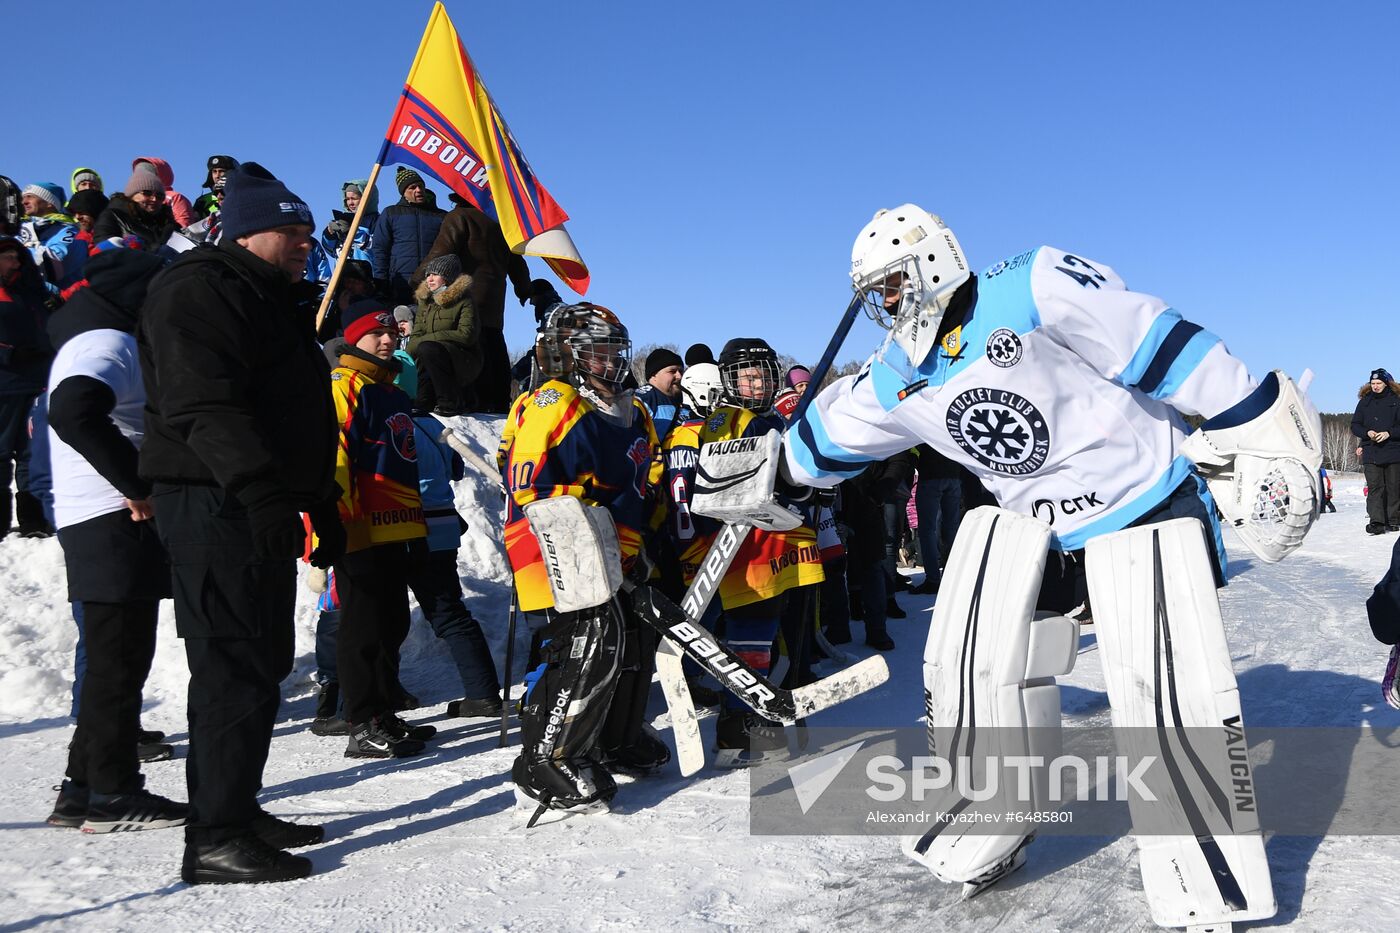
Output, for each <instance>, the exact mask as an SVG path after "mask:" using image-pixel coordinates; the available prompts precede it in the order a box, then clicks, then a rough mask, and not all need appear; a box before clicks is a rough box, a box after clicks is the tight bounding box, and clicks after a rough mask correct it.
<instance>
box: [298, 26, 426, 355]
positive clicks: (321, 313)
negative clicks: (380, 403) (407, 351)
mask: <svg viewBox="0 0 1400 933" xmlns="http://www.w3.org/2000/svg"><path fill="white" fill-rule="evenodd" d="M446 15H447V11H446V10H445V9H443V6H442V3H441V0H439V2H437V3H434V4H433V12H432V13H431V14H430V15H429V16H428V25H427V28H425V29H424V30H423V38H422V39H420V40H419V42H418V51H417V52H416V53H414V55H413V64H412V65H410V66H409V69H408V80H406V81H405V82H404V88H405V89H407V88H408V87H410V86H411V85H412V84H413V76H414V75H415V74H417V72H418V63H419V62H420V61H422V60H423V50H424V48H426V47H427V44H428V36H429V35H431V34H432V31H433V25H434V24H435V23H436V22H437V18H438V17H439V16H446ZM400 97H401V98H402V95H400ZM397 113H398V111H397V110H395V114H396V115H397ZM388 154H389V138H388V137H387V136H386V137H385V138H384V144H383V145H382V146H380V147H379V155H378V157H376V158H375V160H374V168H372V169H370V172H369V184H367V185H366V186H365V190H364V191H362V192H360V203H359V206H358V207H356V208H355V217H354V219H353V220H351V221H350V231H349V232H348V233H346V235H345V242H344V243H343V244H341V247H340V255H339V256H337V257H336V260H335V268H334V269H333V270H332V271H331V280H330V282H329V283H328V284H327V285H326V293H325V294H324V295H323V296H321V307H319V308H317V309H316V332H317V333H320V331H321V322H322V321H324V320H325V318H326V311H327V310H329V308H330V305H331V299H332V298H333V297H334V296H335V287H336V286H337V285H339V284H340V273H341V270H342V269H344V268H345V259H346V257H347V256H349V255H350V249H349V247H350V246H351V245H352V244H353V243H354V242H355V232H356V231H357V230H359V229H360V218H361V217H363V216H364V213H365V209H366V208H367V207H368V206H369V194H370V192H371V191H373V190H374V183H375V182H376V181H377V180H378V179H379V170H380V169H381V168H383V167H384V159H385V158H386V157H387V156H388Z"/></svg>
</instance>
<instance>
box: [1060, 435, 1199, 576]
mask: <svg viewBox="0 0 1400 933" xmlns="http://www.w3.org/2000/svg"><path fill="white" fill-rule="evenodd" d="M1190 473H1191V461H1190V460H1187V459H1186V458H1185V457H1177V458H1176V459H1175V460H1173V461H1172V462H1171V465H1170V466H1168V467H1167V471H1166V472H1165V473H1163V474H1162V475H1161V477H1159V478H1158V480H1157V482H1155V483H1153V484H1152V486H1151V487H1150V488H1148V489H1147V490H1146V491H1145V492H1143V493H1142V494H1141V495H1139V496H1138V497H1137V498H1136V499H1134V500H1132V501H1131V502H1128V503H1126V504H1125V505H1120V506H1119V507H1118V508H1116V509H1114V510H1113V511H1112V512H1109V513H1108V514H1107V515H1104V516H1101V517H1099V518H1097V519H1095V520H1094V521H1092V522H1090V523H1089V524H1087V525H1085V526H1084V527H1082V528H1077V529H1075V530H1074V531H1071V532H1069V533H1068V534H1065V535H1057V534H1055V533H1054V532H1053V531H1052V532H1051V534H1050V546H1051V547H1053V548H1054V549H1055V550H1057V551H1077V550H1079V549H1080V548H1082V547H1083V546H1084V545H1085V544H1086V543H1087V542H1088V541H1089V539H1090V538H1096V537H1098V536H1099V535H1104V534H1109V533H1110V532H1114V531H1122V530H1123V529H1124V528H1127V527H1128V526H1129V525H1131V524H1132V523H1133V522H1135V521H1137V520H1138V519H1139V518H1142V517H1143V516H1144V515H1146V514H1147V513H1148V512H1150V511H1152V510H1153V509H1154V508H1156V507H1157V506H1159V505H1161V504H1162V503H1163V502H1164V501H1166V498H1167V497H1168V496H1170V495H1171V494H1172V492H1173V490H1175V489H1176V487H1178V486H1180V485H1181V483H1182V481H1183V480H1185V479H1186V477H1187V476H1188V475H1189V474H1190ZM1221 553H1224V549H1223V548H1222V549H1221Z"/></svg>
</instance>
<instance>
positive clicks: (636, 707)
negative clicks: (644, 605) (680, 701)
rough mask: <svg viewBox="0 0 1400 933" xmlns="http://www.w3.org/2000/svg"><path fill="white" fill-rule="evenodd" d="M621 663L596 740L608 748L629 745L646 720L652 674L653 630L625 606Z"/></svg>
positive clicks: (654, 657) (634, 740)
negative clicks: (600, 730)
mask: <svg viewBox="0 0 1400 933" xmlns="http://www.w3.org/2000/svg"><path fill="white" fill-rule="evenodd" d="M622 631H623V642H622V663H621V665H620V667H621V670H620V672H619V673H618V675H617V685H616V687H614V688H613V695H612V700H611V701H610V702H609V704H608V714H607V717H606V718H605V719H604V721H603V731H602V732H601V733H600V734H599V736H598V741H599V742H601V743H602V745H603V747H604V748H606V749H608V750H610V751H619V750H622V749H627V748H631V747H632V746H633V745H635V744H636V743H637V740H638V738H639V737H640V736H641V733H642V725H643V723H645V722H646V711H647V698H648V695H649V693H650V691H651V678H652V675H653V674H655V673H656V640H657V637H658V636H657V634H656V629H654V628H652V627H651V626H650V625H647V624H646V623H645V622H643V621H642V620H641V619H638V618H637V616H636V613H634V612H632V611H631V609H630V608H629V609H627V610H625V611H624V612H623V613H622Z"/></svg>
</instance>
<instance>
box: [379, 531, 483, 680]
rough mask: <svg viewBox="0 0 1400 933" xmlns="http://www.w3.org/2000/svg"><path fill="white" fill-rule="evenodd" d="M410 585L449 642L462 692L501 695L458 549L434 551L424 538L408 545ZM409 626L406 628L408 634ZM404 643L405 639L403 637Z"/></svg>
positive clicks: (430, 621) (436, 629) (436, 631)
mask: <svg viewBox="0 0 1400 933" xmlns="http://www.w3.org/2000/svg"><path fill="white" fill-rule="evenodd" d="M408 558H409V560H408V578H407V579H408V588H409V589H411V590H412V591H413V595H414V597H416V598H417V600H418V605H419V606H420V607H421V608H422V610H423V617H424V618H425V619H427V620H428V624H429V625H431V626H432V628H433V634H435V635H437V637H438V638H441V639H442V640H443V641H444V642H445V643H446V644H447V651H448V653H449V654H451V655H452V661H453V663H454V664H456V666H457V673H459V674H460V675H461V676H462V695H463V696H465V697H466V698H467V699H468V700H484V699H487V698H488V697H497V696H500V695H501V683H500V681H499V680H498V679H497V678H496V664H495V662H494V661H492V660H491V649H490V647H489V646H487V644H486V636H485V635H483V634H482V632H481V626H480V625H479V624H478V623H477V621H476V619H474V618H473V617H472V614H471V612H470V611H468V609H467V607H466V604H465V603H463V602H462V578H461V577H459V576H458V575H457V549H456V548H453V549H452V550H450V551H430V550H428V542H427V541H426V540H424V539H422V538H420V539H418V540H417V541H413V542H412V543H410V544H409V546H408ZM407 631H408V630H407V628H406V627H405V629H404V632H405V634H407ZM400 643H402V639H400Z"/></svg>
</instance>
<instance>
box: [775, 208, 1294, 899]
mask: <svg viewBox="0 0 1400 933" xmlns="http://www.w3.org/2000/svg"><path fill="white" fill-rule="evenodd" d="M851 277H852V280H853V284H854V286H855V288H856V291H857V292H858V293H859V294H861V295H862V296H863V297H864V299H865V304H866V306H867V310H868V311H869V313H870V314H871V316H872V317H874V318H875V320H876V321H877V322H879V323H881V324H882V325H883V326H885V327H887V328H888V329H889V330H890V334H889V337H888V338H887V340H886V341H885V343H884V345H883V346H882V347H881V348H880V349H879V350H878V351H877V352H876V353H875V354H874V356H872V357H871V359H870V360H869V362H867V363H866V364H865V366H864V367H863V368H862V369H861V371H860V372H859V373H858V374H856V375H854V376H848V377H845V378H843V379H840V380H838V381H836V382H835V383H834V384H833V385H831V386H830V387H829V388H827V389H826V390H825V391H824V392H822V393H821V395H819V396H818V397H817V399H816V400H815V402H814V404H813V405H812V406H811V408H810V409H809V410H808V412H807V413H806V415H805V417H804V418H803V419H802V420H801V421H800V422H799V423H798V424H797V425H795V426H794V427H793V429H792V430H790V431H789V432H788V434H787V438H786V445H785V464H784V466H785V470H786V474H787V476H788V478H790V479H791V480H792V481H793V482H794V483H795V484H797V485H809V486H823V487H824V486H833V485H835V484H836V483H839V482H840V481H841V480H843V479H847V478H849V477H851V476H854V475H856V474H857V473H859V472H860V471H861V470H862V469H863V468H864V467H865V466H866V465H867V464H869V463H870V462H872V461H876V460H881V459H883V458H885V457H888V456H890V455H892V454H894V453H897V452H899V451H902V450H906V449H908V448H910V447H913V446H914V445H916V444H918V443H920V442H925V443H928V444H931V445H932V446H933V447H934V448H935V449H937V450H938V451H939V452H940V453H942V454H944V455H946V456H948V457H950V458H952V459H954V460H956V461H958V462H960V463H962V464H964V465H966V466H967V467H968V468H969V469H971V470H972V471H973V472H974V473H975V474H976V475H977V477H978V478H979V479H980V480H981V481H982V482H983V483H984V484H985V485H986V486H987V488H988V489H989V490H990V491H991V492H992V494H993V495H995V496H996V498H997V501H998V502H999V503H1000V504H1001V508H1000V509H992V508H984V509H979V510H977V511H975V512H973V513H972V514H970V515H969V516H968V518H967V520H966V521H965V522H964V524H963V526H962V529H961V530H960V531H959V534H958V538H957V542H956V543H955V545H954V548H953V553H952V555H951V556H950V559H949V562H948V568H947V571H946V572H945V576H944V584H943V587H942V589H941V593H940V597H939V600H938V603H937V606H936V609H935V614H934V619H933V624H932V627H931V629H930V635H929V642H928V646H927V649H926V652H925V700H926V707H927V709H928V713H929V731H930V736H931V738H934V737H935V735H946V736H952V737H953V738H952V742H953V743H954V744H957V743H967V744H968V747H970V744H971V742H972V741H973V736H974V735H976V734H977V730H978V729H989V730H990V729H996V730H999V731H1000V732H1002V733H1006V732H1008V731H1009V732H1012V733H1015V732H1017V730H1021V731H1022V732H1024V733H1025V735H1026V742H1027V743H1028V744H1030V745H1031V746H1033V748H1032V751H1037V752H1040V751H1044V752H1048V754H1050V755H1053V753H1054V750H1053V749H1045V748H1041V747H1040V746H1039V745H1038V744H1037V743H1041V742H1043V739H1039V738H1035V737H1034V736H1036V735H1043V733H1044V731H1045V729H1044V728H1043V727H1054V728H1055V729H1057V728H1058V722H1059V695H1058V690H1057V688H1056V687H1055V681H1054V678H1055V677H1056V676H1058V675H1061V674H1064V673H1068V671H1069V669H1070V667H1071V666H1072V665H1073V663H1074V657H1075V654H1076V649H1077V646H1078V638H1077V634H1078V632H1077V626H1076V625H1075V623H1073V622H1072V621H1070V620H1068V619H1064V618H1059V617H1055V618H1040V617H1037V616H1036V615H1035V612H1034V610H1035V604H1036V595H1037V592H1038V591H1039V588H1040V582H1041V576H1042V573H1043V568H1044V563H1045V558H1046V554H1047V550H1058V551H1061V552H1070V551H1079V550H1080V549H1084V551H1085V564H1086V567H1087V577H1088V592H1089V594H1090V596H1091V598H1092V602H1093V607H1094V617H1095V622H1096V624H1097V635H1098V643H1099V653H1100V655H1101V657H1102V659H1103V663H1104V667H1105V673H1106V678H1107V681H1108V693H1109V700H1110V702H1111V704H1112V706H1113V722H1114V725H1115V726H1116V727H1128V726H1142V727H1156V728H1157V730H1158V732H1159V733H1162V734H1164V735H1165V734H1166V733H1167V732H1171V733H1172V735H1173V738H1172V742H1171V743H1168V744H1167V746H1166V747H1165V752H1166V753H1167V754H1168V755H1171V756H1174V757H1175V758H1176V759H1177V760H1174V761H1172V762H1171V763H1169V766H1170V767H1171V768H1172V774H1173V780H1174V781H1175V782H1176V786H1174V787H1173V788H1172V791H1173V792H1172V793H1170V794H1168V795H1167V797H1168V798H1169V799H1159V800H1158V801H1156V802H1148V801H1142V800H1133V801H1131V808H1132V813H1133V818H1134V825H1135V827H1137V828H1138V829H1139V831H1140V832H1143V831H1145V830H1144V826H1146V825H1147V823H1150V822H1152V819H1153V817H1154V816H1157V817H1160V816H1162V813H1161V812H1160V810H1161V808H1168V809H1171V808H1175V809H1174V810H1173V812H1172V813H1170V814H1168V815H1169V816H1172V817H1175V818H1176V820H1177V823H1179V824H1180V825H1183V826H1187V827H1189V830H1188V831H1183V832H1182V833H1181V834H1180V835H1152V836H1149V835H1139V836H1138V842H1139V849H1140V854H1141V859H1140V861H1141V865H1142V871H1143V879H1144V886H1145V888H1146V892H1147V897H1148V901H1149V903H1150V906H1151V910H1152V915H1153V918H1154V919H1155V920H1156V921H1157V922H1158V923H1160V924H1162V925H1165V926H1187V925H1197V924H1203V923H1228V922H1230V921H1233V920H1248V919H1259V918H1262V917H1268V916H1271V915H1272V914H1273V913H1274V909H1275V907H1274V899H1273V893H1272V888H1271V884H1270V880H1269V872H1268V865H1267V862H1266V861H1265V859H1264V850H1263V843H1262V839H1261V837H1260V835H1259V832H1258V822H1257V819H1258V818H1257V815H1256V814H1255V813H1254V812H1253V800H1252V797H1251V798H1250V799H1248V800H1244V799H1242V798H1241V797H1240V796H1238V795H1236V797H1235V798H1234V803H1231V801H1230V800H1229V799H1227V797H1228V795H1227V794H1225V793H1211V791H1212V790H1215V789H1218V788H1220V787H1225V788H1227V789H1228V788H1230V787H1231V786H1232V784H1231V778H1232V775H1231V774H1230V773H1229V772H1228V771H1226V772H1224V773H1221V772H1220V771H1218V770H1216V771H1212V770H1211V769H1210V768H1209V767H1207V766H1206V765H1205V764H1204V763H1203V757H1202V756H1200V755H1198V754H1197V753H1196V752H1197V750H1196V749H1192V748H1190V747H1184V746H1189V745H1190V744H1191V742H1192V741H1195V740H1194V739H1191V738H1188V734H1187V733H1186V731H1185V730H1186V728H1187V727H1192V728H1195V729H1207V730H1209V729H1213V730H1215V731H1216V732H1222V730H1225V731H1228V732H1229V735H1228V737H1225V736H1224V734H1223V732H1222V742H1223V741H1225V740H1226V738H1228V740H1230V741H1233V740H1234V737H1235V736H1236V735H1238V736H1239V737H1240V739H1241V740H1242V738H1243V732H1242V724H1241V722H1240V720H1239V719H1238V716H1239V698H1238V691H1237V690H1236V688H1235V681H1234V673H1233V671H1232V670H1231V667H1230V657H1229V653H1228V649H1227V647H1226V644H1225V638H1224V632H1223V627H1222V624H1221V621H1220V613H1219V607H1218V603H1217V601H1216V597H1215V587H1216V586H1217V585H1220V584H1221V583H1223V580H1224V576H1223V572H1224V567H1223V559H1224V551H1223V547H1222V546H1221V544H1220V539H1219V528H1218V526H1217V525H1216V523H1215V519H1214V511H1215V510H1214V506H1213V504H1212V502H1211V493H1212V492H1213V493H1214V494H1215V500H1216V502H1218V504H1219V506H1220V508H1221V511H1222V512H1223V514H1224V515H1225V517H1226V519H1227V521H1228V522H1229V523H1230V524H1231V525H1232V526H1234V527H1235V529H1236V531H1237V532H1238V534H1239V535H1240V537H1241V539H1242V540H1243V541H1244V542H1245V543H1246V544H1247V545H1248V546H1249V547H1250V549H1251V550H1253V551H1254V552H1255V553H1256V554H1258V555H1259V556H1260V557H1261V558H1262V559H1264V560H1266V561H1275V560H1279V559H1280V558H1282V557H1283V556H1285V555H1286V554H1287V553H1288V552H1289V551H1291V550H1292V549H1294V548H1296V547H1297V546H1298V545H1299V544H1300V543H1301V542H1302V539H1303V536H1304V535H1305V534H1306V533H1307V530H1308V528H1309V527H1310V525H1311V523H1312V521H1313V520H1314V518H1315V517H1316V510H1317V501H1318V496H1317V488H1316V479H1315V478H1316V476H1317V468H1318V465H1319V462H1320V459H1321V453H1320V450H1319V446H1318V442H1319V436H1320V424H1319V419H1318V416H1317V413H1316V411H1315V410H1314V409H1313V408H1312V406H1311V404H1310V403H1309V402H1308V400H1307V398H1306V397H1305V396H1304V395H1303V394H1302V393H1301V392H1300V391H1299V390H1298V388H1297V387H1296V386H1295V385H1294V384H1293V382H1292V381H1291V380H1290V379H1289V378H1288V377H1287V376H1286V375H1284V374H1283V373H1282V372H1274V373H1270V374H1268V376H1266V377H1265V378H1264V379H1262V380H1261V381H1259V382H1258V383H1256V382H1255V380H1254V379H1252V378H1251V377H1250V375H1249V373H1248V371H1247V370H1246V369H1245V367H1244V365H1243V364H1242V363H1241V362H1240V361H1239V360H1237V359H1235V358H1234V357H1233V356H1231V355H1230V353H1229V352H1228V351H1227V350H1226V348H1225V345H1224V344H1223V343H1222V342H1221V341H1220V339H1219V338H1218V337H1216V336H1215V335H1213V334H1211V333H1210V332H1209V331H1207V330H1204V329H1202V328H1201V327H1200V326H1198V325H1196V324H1193V323H1191V322H1190V321H1188V320H1187V319H1185V318H1184V317H1183V316H1182V315H1181V314H1180V313H1179V312H1177V311H1176V310H1174V309H1173V308H1171V307H1170V306H1168V305H1167V304H1166V303H1165V302H1163V301H1162V300H1160V299H1158V298H1155V297H1153V296H1151V295H1145V294H1142V293H1139V292H1133V291H1130V290H1129V289H1128V288H1127V286H1126V285H1124V283H1123V281H1122V279H1120V278H1119V277H1118V275H1117V274H1116V273H1115V272H1114V271H1113V269H1111V268H1110V267H1109V266H1107V265H1105V264H1103V263H1101V262H1099V261H1097V260H1095V259H1090V258H1086V257H1083V256H1080V255H1077V254H1074V253H1067V252H1065V251H1063V250H1059V249H1054V248H1052V247H1049V246H1042V247H1040V248H1039V249H1033V250H1029V251H1027V252H1023V253H1019V254H1016V255H1014V256H1011V257H1009V258H1007V259H1005V260H1003V261H1001V262H998V263H996V264H994V265H992V266H991V267H990V268H988V269H987V270H986V271H984V272H982V273H981V274H980V275H973V274H972V273H971V272H970V270H969V268H968V265H967V262H966V260H965V259H964V256H963V252H962V249H961V247H960V246H959V244H958V241H957V239H956V238H955V237H954V236H953V233H952V231H951V230H949V229H948V228H947V227H946V226H945V225H944V224H943V222H942V221H941V220H940V219H939V218H937V217H935V216H934V215H932V214H929V213H928V212H926V211H924V210H922V209H920V208H918V207H916V206H914V205H912V204H906V205H903V206H901V207H898V208H895V209H894V210H891V211H881V212H880V213H878V214H877V215H876V216H875V219H874V220H872V221H871V222H870V224H868V225H867V226H866V227H865V228H864V229H863V230H862V231H861V232H860V234H859V235H858V237H857V238H856V243H855V247H854V250H853V252H852V262H851ZM1183 414H1192V415H1202V416H1205V418H1206V419H1207V421H1206V423H1205V425H1204V426H1203V428H1202V429H1201V430H1200V431H1197V432H1196V433H1195V434H1193V435H1191V437H1190V438H1189V439H1184V435H1185V430H1186V428H1185V422H1184V420H1183V418H1182V415H1183ZM1036 727H1042V728H1039V729H1037V728H1036ZM1051 731H1052V732H1053V729H1052V730H1051ZM1054 734H1055V735H1056V741H1058V733H1057V732H1055V733H1054ZM1193 734H1194V735H1199V734H1200V733H1193ZM1173 743H1174V744H1173ZM1120 750H1121V749H1120ZM961 751H962V749H959V748H952V749H950V748H949V747H948V746H947V745H946V744H945V745H944V747H943V748H942V749H941V750H940V752H939V753H940V754H942V755H944V756H948V757H950V758H951V757H952V756H953V755H956V754H958V753H960V752H961ZM1205 757H1209V756H1205ZM1047 760H1048V757H1047ZM1244 768H1245V775H1246V777H1247V776H1248V764H1247V762H1246V763H1245V764H1244ZM1235 776H1236V777H1237V776H1238V772H1236V775H1235ZM1043 777H1044V776H1043V775H1038V776H1037V780H1036V781H1035V782H1033V783H1034V786H1035V788H1036V791H1035V792H1036V793H1037V794H1038V795H1044V794H1045V783H1044V780H1043ZM1178 779H1179V780H1178ZM1039 800H1040V798H1037V802H1039ZM1050 806H1052V807H1053V806H1054V804H1053V802H1052V803H1051V804H1050ZM1217 811H1220V812H1217ZM1224 811H1231V812H1224ZM1222 820H1223V824H1222ZM1177 823H1173V824H1172V825H1177ZM1157 825H1160V824H1157ZM1221 825H1225V826H1227V827H1228V830H1227V831H1225V832H1219V831H1218V828H1219V827H1220V826H1221ZM1029 838H1030V836H1029V834H1028V833H1022V834H1009V835H999V836H998V835H987V834H985V833H981V834H978V833H976V832H974V831H971V830H968V831H964V830H961V829H959V828H958V826H957V824H956V822H954V823H951V824H949V823H943V824H937V825H934V826H932V827H930V828H929V830H928V832H926V833H924V834H923V835H922V836H917V837H912V838H910V839H909V840H907V842H906V851H908V852H909V854H910V855H912V856H913V857H914V858H915V859H917V860H918V861H920V862H922V863H923V864H925V865H927V866H928V867H929V868H930V869H931V870H932V871H933V872H934V873H935V874H936V875H937V876H938V877H939V878H941V879H943V880H946V881H953V882H963V883H964V884H965V885H966V888H965V891H966V892H968V893H976V892H977V891H980V890H981V889H982V888H984V887H985V886H986V885H988V884H991V883H993V882H995V881H996V880H997V879H999V878H1000V877H1002V876H1004V875H1005V874H1006V873H1008V872H1009V871H1012V870H1014V869H1015V868H1016V867H1018V866H1019V865H1020V864H1021V862H1022V861H1023V860H1024V857H1025V855H1024V849H1025V846H1026V843H1027V842H1028V841H1029Z"/></svg>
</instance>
